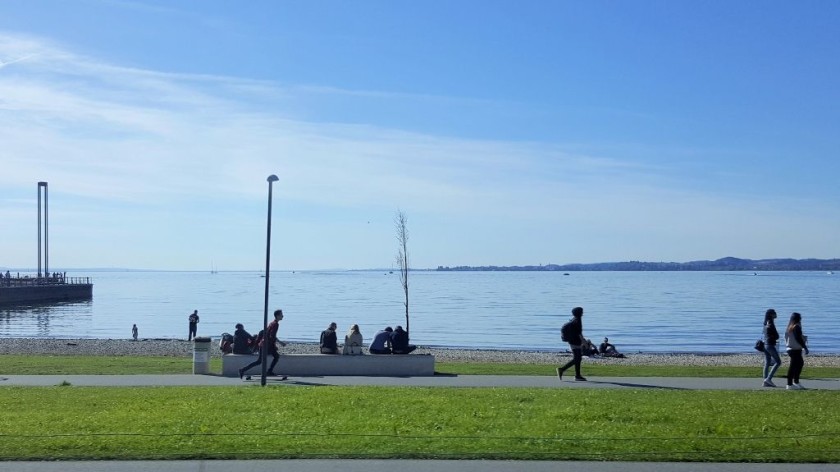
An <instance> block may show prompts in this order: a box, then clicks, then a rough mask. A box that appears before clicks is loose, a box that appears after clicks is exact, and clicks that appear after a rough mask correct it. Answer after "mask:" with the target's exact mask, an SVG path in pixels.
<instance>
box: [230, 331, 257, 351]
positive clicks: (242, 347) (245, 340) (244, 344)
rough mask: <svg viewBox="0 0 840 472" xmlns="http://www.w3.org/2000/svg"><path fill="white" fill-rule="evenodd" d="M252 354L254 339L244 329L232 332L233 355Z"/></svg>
mask: <svg viewBox="0 0 840 472" xmlns="http://www.w3.org/2000/svg"><path fill="white" fill-rule="evenodd" d="M253 352H254V337H253V336H251V333H249V332H247V331H245V330H244V329H237V330H236V331H234V332H233V353H234V354H251V353H253Z"/></svg>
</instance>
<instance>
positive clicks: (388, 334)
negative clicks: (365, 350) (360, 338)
mask: <svg viewBox="0 0 840 472" xmlns="http://www.w3.org/2000/svg"><path fill="white" fill-rule="evenodd" d="M415 349H417V346H415V345H413V344H408V332H407V331H405V330H404V329H403V328H402V326H397V329H392V328H391V327H390V326H388V327H387V328H385V329H383V330H382V331H380V332H378V333H376V335H374V336H373V341H372V342H371V343H370V348H369V350H370V353H371V354H409V353H410V352H412V351H414V350H415Z"/></svg>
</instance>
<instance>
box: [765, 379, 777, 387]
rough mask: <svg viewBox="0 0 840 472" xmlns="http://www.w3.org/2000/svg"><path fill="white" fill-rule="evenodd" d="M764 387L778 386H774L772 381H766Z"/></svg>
mask: <svg viewBox="0 0 840 472" xmlns="http://www.w3.org/2000/svg"><path fill="white" fill-rule="evenodd" d="M764 386H765V387H775V386H776V384H774V383H773V381H772V380H764Z"/></svg>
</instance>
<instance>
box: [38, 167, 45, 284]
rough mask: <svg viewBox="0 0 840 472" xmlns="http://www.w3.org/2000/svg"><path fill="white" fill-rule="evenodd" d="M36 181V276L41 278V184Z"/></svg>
mask: <svg viewBox="0 0 840 472" xmlns="http://www.w3.org/2000/svg"><path fill="white" fill-rule="evenodd" d="M43 183H44V182H38V278H39V279H40V278H41V184H43Z"/></svg>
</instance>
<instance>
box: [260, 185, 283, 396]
mask: <svg viewBox="0 0 840 472" xmlns="http://www.w3.org/2000/svg"><path fill="white" fill-rule="evenodd" d="M266 180H268V222H267V224H266V228H267V230H266V231H267V233H266V238H265V304H264V306H263V330H265V331H263V339H262V342H263V348H262V350H261V352H260V356H262V362H261V365H262V377H261V379H260V385H262V386H265V377H266V375H265V374H266V369H267V366H266V361H268V332H267V327H268V276H269V269H270V266H271V184H273V183H274V182H277V181H278V180H280V179H278V178H277V176H276V175H274V174H271V175H269V176H268V179H266Z"/></svg>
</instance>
